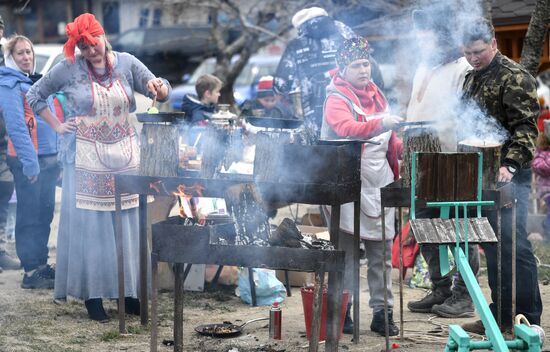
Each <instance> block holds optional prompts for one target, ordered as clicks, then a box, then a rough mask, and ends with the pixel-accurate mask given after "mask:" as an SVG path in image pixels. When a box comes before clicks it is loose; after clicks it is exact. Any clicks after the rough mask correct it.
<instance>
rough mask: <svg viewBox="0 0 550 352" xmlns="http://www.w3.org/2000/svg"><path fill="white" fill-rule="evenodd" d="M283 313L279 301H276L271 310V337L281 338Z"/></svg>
mask: <svg viewBox="0 0 550 352" xmlns="http://www.w3.org/2000/svg"><path fill="white" fill-rule="evenodd" d="M282 320H283V313H282V311H281V307H279V302H274V303H273V305H272V306H271V309H270V310H269V337H270V338H272V339H275V340H280V339H281V322H282Z"/></svg>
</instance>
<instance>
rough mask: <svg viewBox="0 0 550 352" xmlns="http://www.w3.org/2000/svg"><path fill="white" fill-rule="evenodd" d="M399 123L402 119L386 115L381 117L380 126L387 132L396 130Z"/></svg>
mask: <svg viewBox="0 0 550 352" xmlns="http://www.w3.org/2000/svg"><path fill="white" fill-rule="evenodd" d="M400 122H403V118H402V117H399V116H397V115H386V116H384V117H382V126H384V128H385V129H388V130H393V129H397V127H398V124H399V123H400Z"/></svg>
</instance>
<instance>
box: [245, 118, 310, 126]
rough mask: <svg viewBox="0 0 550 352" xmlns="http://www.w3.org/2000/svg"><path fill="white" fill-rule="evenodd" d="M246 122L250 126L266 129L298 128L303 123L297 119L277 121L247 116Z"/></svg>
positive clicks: (277, 119) (276, 119) (275, 119)
mask: <svg viewBox="0 0 550 352" xmlns="http://www.w3.org/2000/svg"><path fill="white" fill-rule="evenodd" d="M246 121H248V123H250V124H251V125H252V126H256V127H266V128H298V127H300V126H301V125H302V124H303V123H304V121H302V120H297V119H279V118H272V117H256V116H247V117H246Z"/></svg>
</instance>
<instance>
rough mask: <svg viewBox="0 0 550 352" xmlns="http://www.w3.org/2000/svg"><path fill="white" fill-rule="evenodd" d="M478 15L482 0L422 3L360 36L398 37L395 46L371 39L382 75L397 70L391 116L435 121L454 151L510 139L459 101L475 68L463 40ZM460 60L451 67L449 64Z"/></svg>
mask: <svg viewBox="0 0 550 352" xmlns="http://www.w3.org/2000/svg"><path fill="white" fill-rule="evenodd" d="M479 17H483V8H482V5H481V2H480V1H479V0H458V1H457V0H438V1H428V0H420V1H417V2H416V3H414V4H413V5H412V6H411V7H410V8H408V9H404V10H402V12H401V15H400V16H392V17H388V18H385V19H383V20H379V21H377V20H374V21H373V23H372V24H367V26H366V27H365V28H364V31H363V32H362V34H365V35H366V37H367V39H369V38H370V37H376V36H380V37H384V38H392V37H393V38H396V39H394V40H393V45H391V46H389V45H384V46H381V45H379V46H378V47H377V42H376V41H374V40H373V41H372V42H373V45H374V47H375V52H374V56H375V58H376V59H377V61H378V62H379V63H380V64H381V69H382V74H383V76H384V77H385V78H386V77H387V76H388V75H386V72H387V71H395V72H398V74H397V75H392V76H395V77H396V78H395V79H394V81H390V82H386V88H385V89H384V93H385V94H386V96H388V98H389V99H390V102H391V106H392V110H393V112H394V113H397V114H400V115H404V116H405V117H406V119H407V120H408V121H435V124H433V125H432V126H433V127H434V128H436V129H437V131H438V133H439V137H440V139H441V142H442V146H443V148H444V150H446V151H454V150H456V145H457V142H458V141H460V140H463V139H471V138H476V139H484V140H487V141H498V142H500V143H502V142H504V141H505V140H506V138H507V137H508V136H507V132H506V130H505V129H504V128H503V127H502V126H501V125H500V124H499V123H498V121H496V120H495V119H494V118H492V117H489V116H487V115H486V114H484V113H483V112H482V111H481V109H479V108H478V107H477V105H476V103H474V102H463V101H461V95H462V81H463V76H464V73H465V70H466V69H469V70H471V67H470V66H469V65H468V64H467V63H466V60H465V59H464V58H463V54H462V38H463V37H464V29H465V28H467V24H468V23H469V22H471V21H472V20H475V19H477V18H479ZM386 41H387V40H386ZM392 60H393V62H392ZM456 60H459V62H458V64H456V65H455V66H454V67H453V68H449V67H450V65H449V66H448V65H446V64H448V63H450V62H454V61H456ZM388 64H389V65H388ZM388 66H390V67H391V66H393V68H388ZM459 71H462V74H461V73H460V72H459Z"/></svg>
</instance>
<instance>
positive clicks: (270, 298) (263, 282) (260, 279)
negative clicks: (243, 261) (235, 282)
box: [239, 268, 286, 306]
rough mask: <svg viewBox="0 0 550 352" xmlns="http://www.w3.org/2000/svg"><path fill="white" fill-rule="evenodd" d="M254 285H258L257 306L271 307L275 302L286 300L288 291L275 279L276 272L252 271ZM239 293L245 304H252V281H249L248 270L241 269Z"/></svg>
mask: <svg viewBox="0 0 550 352" xmlns="http://www.w3.org/2000/svg"><path fill="white" fill-rule="evenodd" d="M252 270H253V272H254V274H253V276H254V283H255V284H256V285H255V286H256V304H257V305H259V306H270V305H272V304H273V303H274V302H278V303H281V302H283V301H284V300H285V297H286V289H285V286H284V285H283V283H282V282H281V281H279V280H278V279H277V277H275V271H273V270H264V269H252ZM239 292H240V295H241V300H242V301H243V302H244V303H247V304H250V303H252V295H251V293H250V281H249V280H248V268H241V271H240V273H239Z"/></svg>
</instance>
